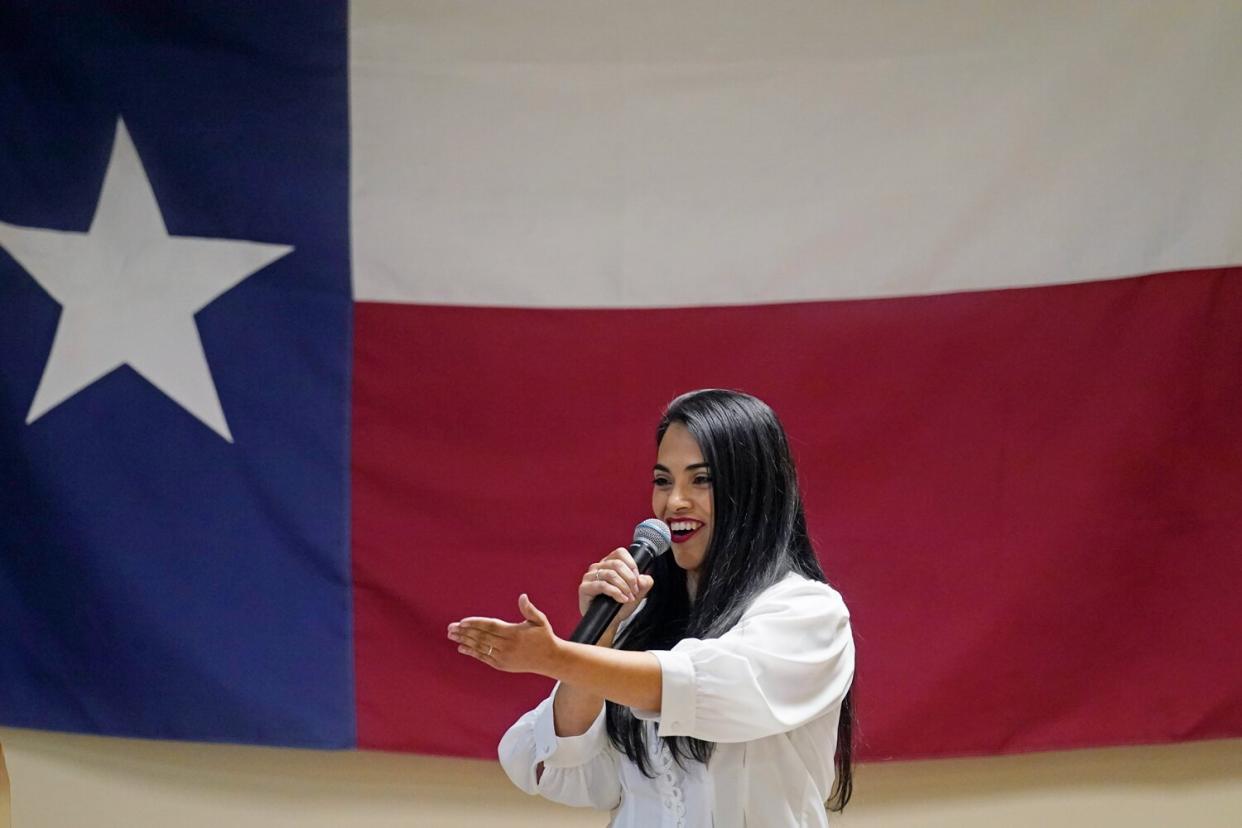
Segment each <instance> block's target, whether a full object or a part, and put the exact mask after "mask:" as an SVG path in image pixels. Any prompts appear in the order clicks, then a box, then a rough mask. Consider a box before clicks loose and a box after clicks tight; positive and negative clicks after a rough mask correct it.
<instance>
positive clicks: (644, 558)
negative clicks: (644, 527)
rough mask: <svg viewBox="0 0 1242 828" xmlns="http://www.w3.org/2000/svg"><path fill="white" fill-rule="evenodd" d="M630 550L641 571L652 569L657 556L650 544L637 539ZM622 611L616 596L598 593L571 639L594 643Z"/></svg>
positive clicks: (583, 642)
mask: <svg viewBox="0 0 1242 828" xmlns="http://www.w3.org/2000/svg"><path fill="white" fill-rule="evenodd" d="M629 550H630V557H632V558H633V559H634V563H636V564H638V571H639V572H646V571H647V570H648V569H651V565H652V564H653V563H655V559H656V556H655V552H654V551H653V550H652V548H651V545H650V544H648V543H643V542H640V541H636V542H634V543H631V544H630V547H629ZM620 611H621V604H619V603H617V600H616V599H615V598H613V597H611V596H609V595H596V596H595V597H594V598H592V599H591V605H590V606H589V607H587V611H586V615H584V616H582V620H581V621H579V622H578V627H577V629H575V630H574V634H573V635H571V636H570V637H569V640H570V641H574V642H577V643H578V644H594V643H595V642H597V641H599V640H600V638H602V637H603V635H604V630H606V629H608V625H609V624H611V623H612V619H614V618H616V617H617V613H618V612H620Z"/></svg>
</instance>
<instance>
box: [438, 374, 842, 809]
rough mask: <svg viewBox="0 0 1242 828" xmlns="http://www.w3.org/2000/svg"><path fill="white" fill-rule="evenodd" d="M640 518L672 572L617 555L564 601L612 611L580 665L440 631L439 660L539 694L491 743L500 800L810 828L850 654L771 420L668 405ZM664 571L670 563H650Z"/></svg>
mask: <svg viewBox="0 0 1242 828" xmlns="http://www.w3.org/2000/svg"><path fill="white" fill-rule="evenodd" d="M656 444H657V455H656V462H655V468H654V473H653V482H652V492H651V506H652V510H653V512H654V514H655V516H656V517H657V518H659V519H661V520H662V521H664V522H665V523H666V524H668V526H669V529H670V530H671V532H672V540H673V545H672V555H671V556H670V555H667V554H665V555H661V556H659V557H658V558H657V559H656V561H655V564H654V566H653V567H652V569H651V574H650V575H647V574H639V572H638V570H637V568H636V567H635V565H634V561H633V559H632V558H631V557H630V554H629V552H628V551H627V550H625V549H615V550H613V551H612V552H611V553H609V554H608V555H607V556H605V557H604V558H603V559H602V560H600V561H599V562H598V563H594V564H591V566H590V568H589V569H588V570H587V572H586V573H585V574H584V575H583V578H582V582H581V584H580V585H579V587H578V601H579V606H580V607H581V609H582V611H583V612H584V613H585V612H586V609H587V606H588V605H589V604H590V602H591V600H592V599H593V598H595V597H596V596H597V595H608V596H610V597H612V598H613V599H615V600H616V601H617V602H619V603H620V604H621V605H622V608H621V611H620V612H619V613H618V614H617V616H616V618H615V619H614V620H613V622H612V624H611V625H610V626H609V627H608V629H607V630H606V631H605V632H604V635H603V637H602V638H601V639H600V640H599V642H598V644H597V645H588V644H576V643H573V642H569V641H565V640H562V639H560V638H558V637H557V636H556V635H555V634H554V633H553V631H552V628H551V626H550V625H549V623H548V619H547V617H546V616H545V615H544V614H543V613H542V612H540V611H539V610H538V609H537V608H536V607H535V606H534V605H533V604H532V603H531V602H530V599H529V598H527V596H526V595H522V596H521V597H520V598H519V599H518V607H519V610H520V611H521V613H522V616H523V617H524V618H525V621H523V622H521V623H516V624H513V623H506V622H503V621H499V620H496V619H490V618H466V619H463V620H461V621H459V622H456V623H453V624H450V625H449V631H448V634H449V638H450V639H452V640H453V641H455V642H457V644H458V650H459V651H460V652H462V653H465V654H466V655H469V656H472V657H473V658H476V659H478V660H480V661H482V662H484V663H486V664H488V665H490V666H492V667H494V668H496V669H498V670H504V671H508V672H523V673H538V674H540V675H544V676H548V677H550V678H554V679H557V680H558V684H557V685H556V687H555V689H553V691H552V695H551V696H549V697H548V698H547V699H546V700H545V701H543V702H542V703H541V704H540V705H539V706H538V707H536V708H535V709H534V710H531V711H530V712H528V713H526V714H525V715H524V716H522V717H521V718H520V719H518V721H517V722H516V723H515V724H514V725H513V726H512V727H511V728H509V731H508V732H507V733H506V734H505V736H504V738H503V739H502V740H501V742H500V761H501V764H502V765H503V766H504V769H505V771H506V773H508V775H509V778H510V779H512V780H513V783H514V784H515V785H517V786H518V787H519V788H521V789H522V790H524V791H526V792H527V793H532V794H534V793H538V794H541V795H542V796H544V797H547V798H548V799H551V800H554V801H556V802H561V803H564V804H566V805H577V806H589V807H593V808H598V809H600V810H605V811H612V812H613V819H612V823H611V824H612V825H613V826H623V827H624V828H650V826H674V825H676V826H709V825H714V826H716V828H726V826H737V827H738V828H741V826H743V825H749V826H763V827H764V828H767V827H768V826H824V825H827V824H828V815H827V811H828V810H837V811H839V810H841V809H842V808H844V807H845V804H846V803H847V802H848V801H849V798H850V792H851V787H852V784H851V783H852V774H851V767H850V754H851V747H852V746H851V730H852V724H853V711H852V708H853V705H852V702H851V693H850V686H851V683H852V680H853V676H854V642H853V638H852V636H851V633H850V623H849V613H848V611H847V610H846V608H845V604H844V603H843V602H842V600H841V596H840V595H839V594H838V593H837V592H836V590H834V589H832V587H830V586H828V584H826V583H825V579H824V573H823V570H822V569H820V565H819V562H818V560H817V559H816V557H815V551H814V549H813V548H812V547H811V541H810V538H809V536H808V535H807V529H806V518H805V516H804V513H803V509H802V500H801V498H800V496H799V494H798V484H797V475H796V473H795V470H794V466H793V461H792V459H791V457H790V452H789V445H788V441H787V439H786V437H785V432H784V430H783V429H782V428H781V424H780V422H779V421H778V420H777V418H776V415H775V414H774V413H773V411H772V409H770V408H769V407H768V406H767V405H765V404H764V403H763V402H761V401H760V400H757V399H755V398H754V397H751V396H749V395H746V394H741V393H738V392H735V391H722V390H715V389H712V390H705V391H694V392H691V393H689V394H685V395H683V396H681V397H678V398H677V399H675V400H673V401H672V402H671V403H670V404H669V406H668V409H667V411H666V412H665V413H664V416H663V418H662V419H661V420H660V424H659V427H658V429H657V431H656ZM670 557H671V559H670Z"/></svg>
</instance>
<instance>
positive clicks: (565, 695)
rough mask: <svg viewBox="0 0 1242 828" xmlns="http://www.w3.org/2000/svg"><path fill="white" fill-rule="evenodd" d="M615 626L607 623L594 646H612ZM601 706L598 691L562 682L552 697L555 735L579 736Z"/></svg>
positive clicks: (592, 720)
mask: <svg viewBox="0 0 1242 828" xmlns="http://www.w3.org/2000/svg"><path fill="white" fill-rule="evenodd" d="M617 626H618V625H617V623H616V622H615V621H614V622H613V623H612V624H610V625H608V629H607V630H605V631H604V634H603V635H602V636H600V639H599V642H598V643H597V644H596V646H597V647H612V642H613V639H614V637H615V636H616V634H617ZM603 706H604V697H603V696H601V695H599V694H598V693H592V692H591V691H589V690H584V689H583V688H581V687H575V686H574V685H572V684H565V683H564V682H562V683H561V684H560V686H559V687H557V688H556V697H555V698H553V699H552V720H553V721H554V722H555V724H556V735H557V736H581V735H582V734H583V733H586V732H587V729H588V728H590V727H591V723H592V722H594V721H595V717H596V716H598V715H599V711H600V709H601V708H602V707H603Z"/></svg>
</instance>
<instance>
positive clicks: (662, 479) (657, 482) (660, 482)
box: [651, 477, 669, 486]
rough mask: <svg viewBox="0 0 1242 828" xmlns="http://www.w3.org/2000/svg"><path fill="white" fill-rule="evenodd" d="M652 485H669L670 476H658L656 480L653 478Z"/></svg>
mask: <svg viewBox="0 0 1242 828" xmlns="http://www.w3.org/2000/svg"><path fill="white" fill-rule="evenodd" d="M651 485H653V486H668V485H669V482H668V478H667V477H657V478H656V479H655V480H652V481H651Z"/></svg>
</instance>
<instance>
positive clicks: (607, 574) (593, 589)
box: [582, 564, 634, 604]
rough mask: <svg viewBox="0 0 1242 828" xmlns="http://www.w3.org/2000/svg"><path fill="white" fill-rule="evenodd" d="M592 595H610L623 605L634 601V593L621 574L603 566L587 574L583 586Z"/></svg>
mask: <svg viewBox="0 0 1242 828" xmlns="http://www.w3.org/2000/svg"><path fill="white" fill-rule="evenodd" d="M582 587H583V589H584V590H585V591H586V592H587V593H588V594H591V595H608V596H610V597H612V598H613V599H615V600H617V601H619V602H621V603H622V604H624V603H626V602H627V601H632V600H633V598H634V592H633V590H631V589H630V585H629V584H628V583H627V582H626V580H625V578H624V577H623V576H622V575H621V573H619V572H617V571H616V570H615V569H612V568H610V567H607V566H603V565H602V564H601V565H600V566H598V567H597V568H595V569H593V570H591V571H590V572H589V573H587V576H586V580H585V581H583V584H582Z"/></svg>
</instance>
